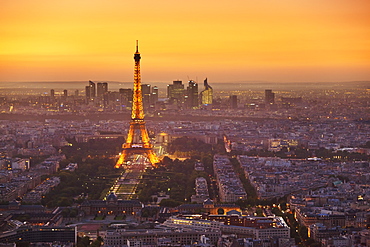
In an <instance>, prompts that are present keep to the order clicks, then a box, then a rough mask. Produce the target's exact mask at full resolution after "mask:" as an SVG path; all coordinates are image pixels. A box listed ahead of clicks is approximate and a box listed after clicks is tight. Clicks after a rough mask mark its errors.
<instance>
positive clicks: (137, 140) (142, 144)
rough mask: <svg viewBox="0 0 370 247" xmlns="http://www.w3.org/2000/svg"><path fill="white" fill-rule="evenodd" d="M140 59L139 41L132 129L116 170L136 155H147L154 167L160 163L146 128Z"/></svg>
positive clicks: (135, 57) (136, 54) (135, 69)
mask: <svg viewBox="0 0 370 247" xmlns="http://www.w3.org/2000/svg"><path fill="white" fill-rule="evenodd" d="M140 59H141V56H140V53H139V45H138V41H136V52H135V54H134V60H135V68H134V91H133V100H132V110H131V122H130V129H129V131H128V134H127V139H126V143H124V144H123V145H122V152H121V155H120V157H119V159H118V161H117V163H116V166H115V167H116V168H119V167H121V166H122V164H124V163H125V162H126V161H127V160H128V159H129V157H130V156H131V155H134V154H144V155H146V156H147V157H148V159H149V161H150V163H151V164H152V165H153V166H156V164H157V163H158V162H159V159H158V157H157V156H156V155H155V153H154V151H153V146H152V144H151V143H150V140H149V135H148V131H147V129H146V127H145V121H144V110H143V95H142V93H141V76H140Z"/></svg>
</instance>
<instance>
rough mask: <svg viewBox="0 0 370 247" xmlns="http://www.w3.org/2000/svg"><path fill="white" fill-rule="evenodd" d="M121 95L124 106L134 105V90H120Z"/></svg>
mask: <svg viewBox="0 0 370 247" xmlns="http://www.w3.org/2000/svg"><path fill="white" fill-rule="evenodd" d="M119 93H120V95H121V103H122V105H123V106H125V107H127V106H131V104H132V94H133V91H132V88H120V89H119Z"/></svg>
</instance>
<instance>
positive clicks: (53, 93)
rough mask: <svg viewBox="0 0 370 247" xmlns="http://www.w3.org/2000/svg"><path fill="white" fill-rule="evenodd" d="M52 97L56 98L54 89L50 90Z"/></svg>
mask: <svg viewBox="0 0 370 247" xmlns="http://www.w3.org/2000/svg"><path fill="white" fill-rule="evenodd" d="M50 96H51V97H52V98H54V97H55V91H54V89H51V90H50Z"/></svg>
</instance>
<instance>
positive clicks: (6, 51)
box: [0, 0, 370, 82]
mask: <svg viewBox="0 0 370 247" xmlns="http://www.w3.org/2000/svg"><path fill="white" fill-rule="evenodd" d="M0 3H1V8H0V23H1V25H0V37H1V38H0V82H9V81H55V80H89V79H92V80H115V81H132V78H133V75H132V74H133V72H132V69H133V53H134V49H135V40H139V41H140V52H141V54H142V62H141V64H142V77H143V81H147V82H151V81H162V82H167V81H168V82H170V81H172V80H175V79H184V80H185V79H186V78H187V76H190V77H191V78H195V77H198V78H205V77H208V78H210V79H211V80H212V81H214V82H229V81H230V82H231V81H254V80H255V81H260V80H263V81H272V82H275V81H276V82H280V81H286V82H306V81H354V80H369V78H370V28H369V27H370V15H369V10H370V1H368V0H325V1H322V0H310V1H307V0H294V1H293V0H282V1H271V0H260V1H252V0H247V1H246V0H233V1H199V0H197V1H195V0H190V1H173V0H172V1H169V0H162V1H147V0H143V1H122V0H111V1H103V0H89V1H88V0H77V1H76V0H63V1H50V0H17V1H10V0H2V1H0Z"/></svg>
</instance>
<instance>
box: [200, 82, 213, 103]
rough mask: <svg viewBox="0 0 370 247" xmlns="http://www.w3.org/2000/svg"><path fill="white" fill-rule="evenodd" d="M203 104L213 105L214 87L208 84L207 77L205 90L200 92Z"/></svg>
mask: <svg viewBox="0 0 370 247" xmlns="http://www.w3.org/2000/svg"><path fill="white" fill-rule="evenodd" d="M200 96H201V97H200V98H201V103H202V105H211V104H212V102H213V89H212V87H211V86H210V85H209V84H208V80H207V78H206V79H205V80H204V90H203V91H202V92H201V93H200Z"/></svg>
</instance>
